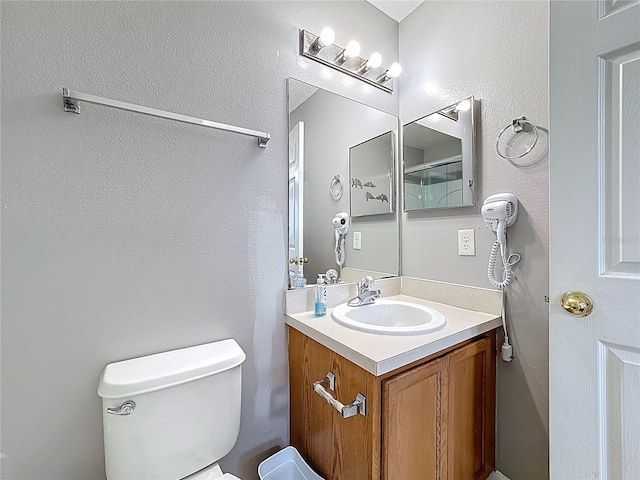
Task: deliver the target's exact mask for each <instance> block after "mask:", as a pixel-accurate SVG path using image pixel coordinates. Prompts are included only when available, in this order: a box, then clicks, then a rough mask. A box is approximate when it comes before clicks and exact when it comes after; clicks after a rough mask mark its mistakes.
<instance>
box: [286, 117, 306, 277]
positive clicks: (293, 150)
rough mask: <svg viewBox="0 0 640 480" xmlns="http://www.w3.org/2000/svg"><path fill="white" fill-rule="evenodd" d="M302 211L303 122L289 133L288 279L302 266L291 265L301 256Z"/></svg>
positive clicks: (301, 269)
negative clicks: (293, 260) (292, 261)
mask: <svg viewBox="0 0 640 480" xmlns="http://www.w3.org/2000/svg"><path fill="white" fill-rule="evenodd" d="M303 209H304V122H298V123H297V124H296V126H295V127H293V128H292V129H291V131H290V132H289V261H290V262H289V278H290V279H291V278H292V276H293V275H295V274H296V273H297V272H298V268H299V269H300V271H303V267H304V265H303V264H302V263H301V264H300V265H299V266H298V264H297V263H291V260H292V259H298V258H300V257H302V256H303V247H304V246H303V237H302V234H303V230H304V224H303V218H302V212H303Z"/></svg>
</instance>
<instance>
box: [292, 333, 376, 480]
mask: <svg viewBox="0 0 640 480" xmlns="http://www.w3.org/2000/svg"><path fill="white" fill-rule="evenodd" d="M329 371H331V372H332V373H333V374H334V375H335V378H336V385H335V388H336V390H335V392H330V393H331V394H332V395H333V396H335V397H336V398H337V399H338V400H340V401H341V402H343V403H350V402H352V401H353V400H354V399H355V398H356V395H357V394H358V393H362V394H363V395H364V396H365V397H366V398H367V400H366V415H364V416H363V415H355V416H353V417H350V418H342V416H341V415H340V413H339V412H338V411H337V410H335V409H334V408H333V407H332V406H331V405H329V404H328V403H327V402H326V401H325V400H324V399H323V398H322V397H320V396H319V395H318V394H317V393H315V392H314V391H313V387H312V385H313V382H315V381H316V380H321V379H322V378H324V376H325V375H326V374H327V372H329ZM289 386H290V415H291V444H292V445H293V446H295V447H296V448H297V449H298V450H299V451H300V453H301V454H302V456H303V457H304V458H305V459H306V460H307V461H308V462H309V464H310V465H311V466H312V467H313V468H314V469H315V470H316V471H317V472H318V473H319V474H320V475H321V476H323V477H324V478H326V479H327V480H378V479H379V478H380V473H379V456H380V383H379V382H376V381H375V377H373V376H372V375H371V374H370V373H368V372H366V371H365V370H363V369H362V368H360V367H358V366H357V365H355V364H353V363H351V362H350V361H348V360H346V359H345V358H343V357H341V356H340V355H338V354H336V353H334V352H332V351H331V350H329V349H328V348H326V347H324V346H322V345H320V344H319V343H317V342H316V341H314V340H312V339H311V338H309V337H307V336H306V335H304V334H302V333H300V332H298V331H297V330H295V329H293V328H289Z"/></svg>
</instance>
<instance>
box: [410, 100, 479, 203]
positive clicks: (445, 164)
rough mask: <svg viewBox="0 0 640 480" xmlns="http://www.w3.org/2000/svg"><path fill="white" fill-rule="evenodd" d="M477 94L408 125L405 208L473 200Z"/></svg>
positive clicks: (472, 201)
mask: <svg viewBox="0 0 640 480" xmlns="http://www.w3.org/2000/svg"><path fill="white" fill-rule="evenodd" d="M477 108H478V105H477V101H476V100H475V99H474V98H473V97H469V98H466V99H464V100H462V101H460V102H457V103H455V104H453V105H450V106H448V107H446V108H443V109H441V110H438V111H437V112H434V113H432V114H430V115H427V116H425V117H422V118H419V119H418V120H415V121H413V122H411V123H408V124H406V125H404V128H403V159H404V175H403V180H404V210H405V211H406V212H410V211H414V210H429V209H436V208H453V207H468V206H472V205H475V163H476V159H475V128H476V121H475V116H476V110H477Z"/></svg>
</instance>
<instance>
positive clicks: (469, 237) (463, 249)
mask: <svg viewBox="0 0 640 480" xmlns="http://www.w3.org/2000/svg"><path fill="white" fill-rule="evenodd" d="M475 254H476V237H475V230H473V229H470V230H458V255H475Z"/></svg>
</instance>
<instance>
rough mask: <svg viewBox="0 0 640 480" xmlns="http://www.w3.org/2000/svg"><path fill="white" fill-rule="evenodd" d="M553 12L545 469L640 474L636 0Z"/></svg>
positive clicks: (557, 4)
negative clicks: (566, 304)
mask: <svg viewBox="0 0 640 480" xmlns="http://www.w3.org/2000/svg"><path fill="white" fill-rule="evenodd" d="M550 11H551V23H550V32H551V33H550V35H551V39H550V40H551V41H550V71H549V74H550V114H551V115H550V117H551V123H550V132H551V133H550V156H549V158H550V177H551V183H550V195H551V198H550V205H551V207H550V208H551V210H550V290H551V292H550V301H551V305H550V325H549V335H550V338H549V367H550V378H549V383H550V385H549V390H550V391H549V396H550V413H549V416H550V418H549V429H550V432H549V436H550V474H551V478H552V479H557V480H569V479H576V480H578V479H579V480H585V479H596V478H600V479H629V480H638V479H640V313H639V312H640V132H639V130H640V4H639V1H638V0H632V1H628V0H598V1H595V0H593V1H551V6H550ZM523 88H526V85H523ZM571 290H573V291H582V292H584V293H586V294H587V295H589V296H590V297H591V299H592V300H593V306H594V308H593V313H591V315H588V316H585V317H578V316H574V315H571V314H569V313H568V312H566V311H565V310H564V309H563V308H562V307H561V305H560V299H561V297H562V295H563V294H564V293H565V292H566V291H571Z"/></svg>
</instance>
